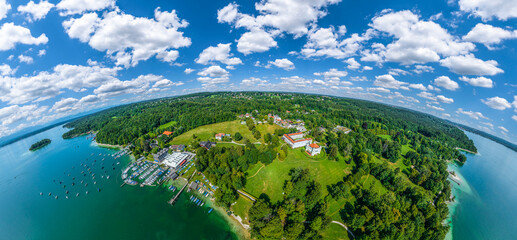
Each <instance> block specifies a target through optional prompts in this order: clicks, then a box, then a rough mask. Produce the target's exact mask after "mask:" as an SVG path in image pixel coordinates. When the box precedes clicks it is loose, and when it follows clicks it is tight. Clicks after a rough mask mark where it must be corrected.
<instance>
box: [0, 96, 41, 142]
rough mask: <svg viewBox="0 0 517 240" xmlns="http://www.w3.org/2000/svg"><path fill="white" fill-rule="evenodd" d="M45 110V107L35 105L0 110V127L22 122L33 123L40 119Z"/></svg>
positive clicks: (13, 106)
mask: <svg viewBox="0 0 517 240" xmlns="http://www.w3.org/2000/svg"><path fill="white" fill-rule="evenodd" d="M47 109H48V107H46V106H42V107H40V106H38V105H36V104H30V105H24V106H19V105H11V106H7V107H4V108H0V122H1V123H2V126H10V125H13V124H16V123H19V122H22V121H33V120H36V119H38V118H40V117H41V116H42V114H43V113H44V112H45V111H46V110H47ZM12 132H13V131H10V133H12ZM0 135H1V134H0ZM4 136H5V134H4Z"/></svg>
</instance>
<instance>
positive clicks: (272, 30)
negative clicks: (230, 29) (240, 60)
mask: <svg viewBox="0 0 517 240" xmlns="http://www.w3.org/2000/svg"><path fill="white" fill-rule="evenodd" d="M339 1H340V0H315V1H295V0H263V1H260V2H258V3H255V10H257V11H258V14H257V15H256V16H254V15H250V14H245V13H241V12H240V11H239V9H238V7H239V6H238V5H237V4H236V3H230V4H228V5H227V6H225V7H224V8H222V9H219V10H218V11H217V20H218V22H219V23H228V24H231V25H232V26H234V27H235V28H245V29H247V30H248V32H246V33H244V34H243V35H242V36H241V37H240V38H239V40H237V42H238V43H237V50H238V51H239V52H241V53H244V54H250V53H254V52H265V51H267V50H269V49H270V48H272V47H276V45H277V43H276V41H275V40H274V37H276V36H278V35H280V34H282V33H288V34H292V35H294V37H295V38H298V37H300V36H303V35H305V34H307V33H308V31H309V29H308V28H309V25H310V24H312V23H315V22H317V20H318V19H319V18H321V17H323V16H325V15H326V14H327V12H326V10H325V9H326V7H327V6H329V5H331V4H335V3H338V2H339Z"/></svg>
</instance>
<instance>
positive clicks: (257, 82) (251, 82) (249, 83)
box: [241, 77, 268, 87]
mask: <svg viewBox="0 0 517 240" xmlns="http://www.w3.org/2000/svg"><path fill="white" fill-rule="evenodd" d="M267 84H268V81H267V80H263V79H260V78H256V77H250V78H246V79H243V80H242V81H241V85H243V86H246V87H263V86H265V85H267Z"/></svg>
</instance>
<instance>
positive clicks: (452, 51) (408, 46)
mask: <svg viewBox="0 0 517 240" xmlns="http://www.w3.org/2000/svg"><path fill="white" fill-rule="evenodd" d="M370 26H371V27H372V28H373V29H375V30H376V31H379V32H382V33H386V34H387V35H388V36H392V37H393V38H394V41H393V42H392V43H390V44H388V45H387V46H386V47H385V48H384V49H378V50H377V51H376V52H375V51H374V52H366V53H367V54H368V53H369V54H372V53H373V54H374V55H377V57H373V56H370V57H369V58H370V60H378V61H389V62H399V63H401V64H404V65H410V64H415V63H427V62H437V61H438V60H440V56H444V57H447V56H454V55H459V54H467V53H469V52H470V51H472V50H473V49H474V48H475V46H474V44H472V43H469V42H463V41H461V40H460V39H458V38H457V37H454V36H452V35H450V34H449V33H448V32H447V30H445V29H444V28H442V27H441V26H440V25H438V24H437V23H435V22H432V21H422V20H420V19H419V16H418V15H416V14H414V13H412V12H411V11H409V10H405V11H399V12H391V11H383V13H382V14H381V15H380V16H377V17H374V18H373V19H372V23H371V24H370Z"/></svg>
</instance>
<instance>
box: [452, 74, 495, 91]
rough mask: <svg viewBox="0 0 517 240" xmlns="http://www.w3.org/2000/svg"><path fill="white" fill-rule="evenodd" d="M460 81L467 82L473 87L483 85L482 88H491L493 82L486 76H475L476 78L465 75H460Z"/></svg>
mask: <svg viewBox="0 0 517 240" xmlns="http://www.w3.org/2000/svg"><path fill="white" fill-rule="evenodd" d="M460 80H461V81H464V82H467V83H468V84H470V85H472V86H474V87H484V88H493V87H494V83H493V82H492V79H490V78H486V77H476V78H468V77H465V76H462V77H460Z"/></svg>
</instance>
